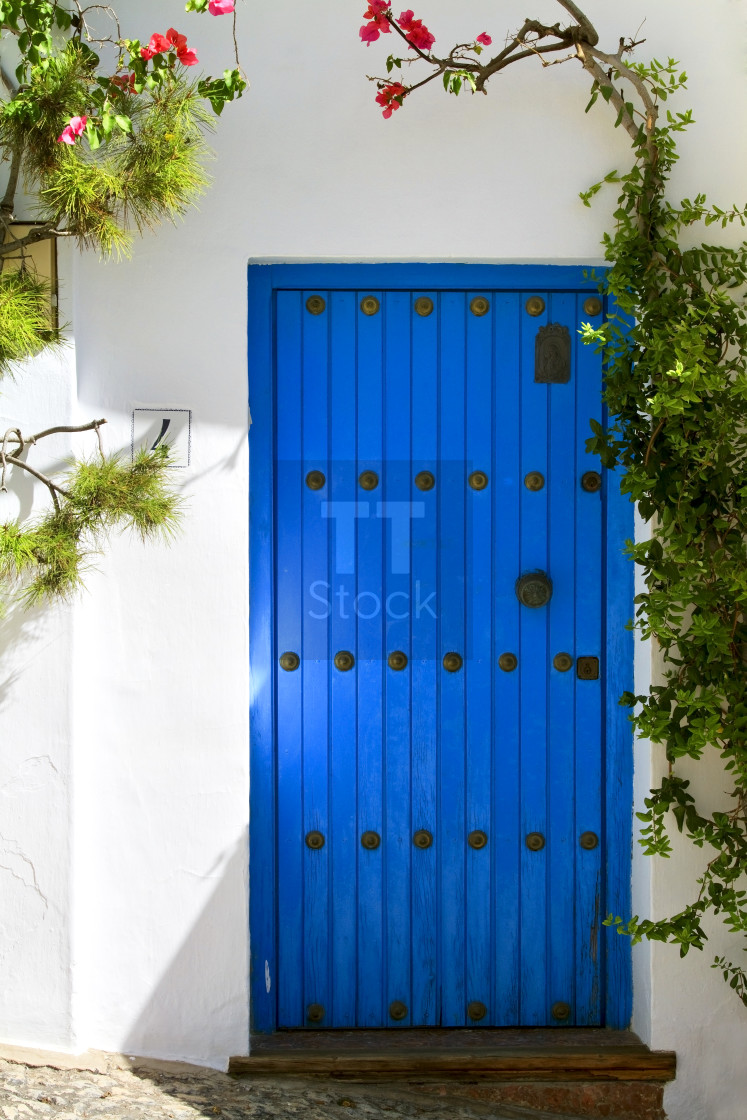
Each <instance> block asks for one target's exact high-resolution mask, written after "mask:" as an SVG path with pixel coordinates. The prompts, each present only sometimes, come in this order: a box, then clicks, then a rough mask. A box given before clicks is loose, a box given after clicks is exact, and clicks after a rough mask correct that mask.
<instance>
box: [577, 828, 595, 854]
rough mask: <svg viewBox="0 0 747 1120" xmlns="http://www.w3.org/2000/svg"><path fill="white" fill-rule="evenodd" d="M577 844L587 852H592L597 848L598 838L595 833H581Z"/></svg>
mask: <svg viewBox="0 0 747 1120" xmlns="http://www.w3.org/2000/svg"><path fill="white" fill-rule="evenodd" d="M578 842H579V844H580V845H581V847H582V848H584V849H585V851H587V852H593V851H594V849H595V848H598V847H599V837H598V836H597V834H596V832H582V833H581V835H580V836H579V838H578Z"/></svg>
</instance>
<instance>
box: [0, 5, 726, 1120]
mask: <svg viewBox="0 0 747 1120" xmlns="http://www.w3.org/2000/svg"><path fill="white" fill-rule="evenodd" d="M119 8H120V10H121V12H122V13H123V15H124V32H125V34H130V35H139V36H140V37H142V38H145V37H146V36H147V35H149V34H150V33H151V32H152V31H155V30H158V31H161V32H163V31H165V29H166V28H167V27H168V26H170V25H174V26H176V27H177V28H179V29H180V30H185V31H188V32H189V34H190V38H191V39H193V40H194V43H195V45H197V46H198V53H199V54H200V58H201V60H202V62H203V63H204V64H205V68H206V69H208V70H211V71H212V72H217V71H220V70H221V69H222V68H223V67H224V66H225V65H226V64H227V52H228V33H229V21H228V20H226V19H210V18H197V17H194V16H186V15H185V14H184V12H183V4H182V2H181V0H159V2H158V3H157V4H156V3H153V0H121V3H120V4H119ZM363 8H364V4H363V2H362V0H361V2H360V3H355V2H353V0H324V2H323V3H319V4H313V5H312V4H310V3H308V0H303V2H302V0H272V3H265V4H261V5H260V4H258V3H249V2H248V0H246V2H245V0H239V9H240V37H241V44H242V54H243V62H244V65H245V67H246V70H247V72H248V74H249V77H250V79H251V82H252V89H251V91H250V93H249V94H248V95H247V96H246V97H245V99H244V100H243V101H242V102H240V103H239V104H238V105H237V106H229V107H228V108H227V109H226V111H225V114H224V117H223V119H222V120H221V122H220V124H219V126H218V130H217V133H216V137H215V148H216V151H217V153H218V159H217V162H216V164H215V168H214V171H215V179H216V181H215V185H214V187H213V189H212V190H211V192H210V193H209V195H208V196H206V198H205V199H204V201H203V203H202V204H201V207H200V209H199V211H196V212H194V213H191V214H190V215H189V216H188V217H187V219H186V220H185V221H184V223H183V224H182V225H180V226H179V227H178V228H166V229H164V230H162V231H161V232H160V233H159V234H158V235H157V236H148V237H146V238H145V239H144V240H143V241H141V242H140V243H139V244H138V245H137V247H136V250H135V253H134V256H133V259H132V260H131V261H127V262H122V263H118V264H115V263H110V264H101V263H99V262H98V261H97V260H96V258H95V257H94V256H92V255H88V256H76V257H75V258H74V259H72V258H71V260H70V261H67V262H66V263H65V267H64V269H63V271H64V277H65V295H66V299H67V301H68V302H69V303H70V304H71V305H72V320H73V325H74V336H75V343H76V347H75V353H73V351H72V349H70V350H69V351H68V352H67V353H66V354H65V355H64V356H63V357H61V358H56V359H45V360H43V361H39V362H37V363H34V364H32V366H31V367H30V368H29V369H28V370H27V371H25V372H24V374H23V376H22V377H20V378H19V380H18V381H17V382H16V383H15V384H13V385H7V384H6V385H5V386H4V395H3V397H2V398H1V399H0V411H1V412H2V419H3V421H4V422H6V423H7V422H8V421H10V420H11V419H13V420H16V419H18V418H20V419H22V420H23V421H24V423H25V424H27V426H29V427H33V426H36V425H37V424H38V425H39V426H42V425H43V424H45V423H46V422H47V421H48V420H49V419H52V418H54V419H55V420H61V419H64V418H65V417H66V416H70V417H77V418H79V419H80V420H81V421H82V420H87V419H91V418H93V417H94V416H107V417H108V419H109V427H108V429H107V433H106V434H107V440H108V443H109V446H110V447H112V448H113V447H127V446H128V445H129V439H130V417H131V413H132V409H133V407H136V406H143V405H153V406H157V407H169V406H170V407H173V408H189V409H192V410H193V421H194V428H193V441H192V464H191V467H190V468H189V469H187V470H185V471H183V472H182V473H181V474H180V481H181V482H182V484H183V487H184V492H185V494H186V495H187V496H188V499H189V505H188V515H187V517H186V520H185V526H184V532H183V534H182V536H181V538H180V539H179V540H178V541H177V542H176V543H175V544H174V545H173V546H172V547H171V548H165V547H160V546H159V547H155V548H150V549H148V550H143V549H142V548H141V546H140V545H139V544H137V543H136V542H132V541H128V540H120V541H118V542H117V543H116V545H115V547H114V548H113V550H112V552H111V553H110V554H109V555H108V556H107V557H106V558H105V559H103V560H102V561H101V563H100V565H99V570H98V571H97V572H95V573H92V575H91V577H90V579H89V581H88V582H89V592H88V594H87V596H85V597H84V598H82V599H81V600H80V601H79V602H77V603H76V604H75V605H74V606H73V607H72V608H63V609H61V610H56V611H52V612H47V613H41V614H38V615H33V616H30V617H27V618H25V619H18V617H17V616H16V615H13V616H12V617H11V618H10V619H8V620H7V621H6V622H4V623H3V624H2V627H3V630H2V641H3V661H2V669H1V670H0V743H2V749H0V812H1V813H2V817H1V818H0V884H2V888H1V889H2V891H3V900H4V902H3V908H2V913H1V914H0V962H2V963H1V967H2V969H3V973H4V975H3V983H2V994H1V995H0V1037H2V1038H3V1039H5V1040H6V1041H8V1042H13V1043H18V1044H28V1045H34V1046H46V1047H51V1048H59V1049H66V1050H71V1051H76V1050H82V1049H85V1048H87V1047H97V1048H102V1049H113V1050H124V1051H126V1052H133V1053H134V1052H137V1053H141V1054H148V1055H151V1056H157V1057H171V1058H184V1059H188V1060H191V1061H198V1062H205V1063H208V1064H212V1065H215V1066H223V1065H224V1064H225V1061H226V1059H227V1057H228V1056H229V1055H230V1054H233V1053H242V1052H245V1051H246V1049H247V1045H248V1029H249V1027H248V1016H247V1004H248V996H247V954H248V945H247V941H248V934H247V839H246V836H247V819H248V758H249V751H248V722H247V605H248V587H247V541H248V512H247V506H248V499H247V494H248V490H247V443H246V431H247V368H246V265H247V262H248V261H250V260H253V261H269V260H273V261H287V260H304V261H318V260H331V261H357V260H382V261H401V260H417V261H480V262H492V261H496V262H497V261H543V262H551V263H564V262H583V263H594V262H596V261H598V260H599V241H600V237H601V234H602V231H603V229H604V227H605V223H606V222H607V219H608V209H609V204H610V203H611V201H612V200H611V199H606V200H603V201H602V203H601V204H600V205H598V206H597V207H596V208H595V209H594V210H593V211H588V210H586V209H584V208H583V207H582V206H581V204H580V203H579V202H578V199H577V195H578V191H579V190H581V189H582V188H584V187H585V186H587V185H588V184H589V183H590V182H592V181H594V180H595V179H596V178H598V177H600V176H601V175H602V174H604V173H605V172H606V171H608V170H610V169H611V168H612V167H614V166H618V165H623V166H624V164H625V161H626V159H627V145H626V142H625V137H624V136H622V135H620V134H617V133H615V132H614V131H613V130H612V129H611V121H610V119H609V117H608V115H607V111H606V110H605V108H604V107H603V106H599V107H597V108H596V109H595V110H594V111H593V112H592V113H591V114H589V116H584V113H583V110H584V106H585V104H586V100H587V97H588V83H587V81H586V79H585V76H584V75H583V74H582V73H581V71H580V68H579V67H578V66H577V64H575V63H569V64H568V65H566V66H562V67H561V66H558V67H554V68H552V69H549V70H546V71H544V72H541V71H540V68H539V67H538V66H534V65H524V68H523V69H522V68H517V69H516V70H514V71H509V72H508V73H506V74H505V75H503V76H501V77H500V78H499V79H498V80H497V81H494V82H493V85H492V88H491V91H490V95H489V96H488V97H486V98H483V97H478V98H472V99H470V98H468V97H464V98H459V99H458V100H457V99H454V98H446V96H445V95H444V94H443V93H442V92H441V91H440V90H439V89H438V88H436V87H435V85H434V87H433V88H432V89H429V90H427V91H424V92H423V93H421V94H420V95H419V96H418V97H416V98H413V99H412V101H411V102H409V103H407V105H406V106H405V108H403V109H402V110H400V111H399V112H397V113H396V114H395V116H394V117H393V118H392V119H391V120H390V121H384V120H383V119H382V118H381V116H380V113H379V111H378V110H377V108H376V106H375V105H374V103H373V96H374V92H375V91H374V89H373V87H372V86H371V85H369V84H368V83H367V82H366V81H365V75H366V73H379V72H380V71H381V69H382V63H383V59H384V57H385V55H386V53H387V51H386V49H382V48H381V46H380V45H379V46H373V47H371V48H370V49H367V48H365V47H363V46H361V45H359V43H358V37H357V31H358V27H359V26H360V23H361V19H360V16H361V13H362V11H363ZM588 9H589V12H590V14H591V15H592V16H594V17H595V18H596V19H597V24H598V26H599V28H600V30H601V31H602V33H603V37H604V39H605V41H607V42H609V43H610V44H611V45H612V44H614V43H616V42H617V39H618V37H619V36H620V35H623V34H625V35H633V34H636V32H638V37H642V36H644V35H645V36H646V38H647V43H646V45H645V46H644V47H642V48H641V49H640V54H641V57H643V56H647V55H656V56H657V57H662V56H669V55H672V56H674V57H676V58H679V59H681V60H683V62H684V63H685V64H686V67H687V70H688V72H689V74H690V76H691V82H690V92H689V95H686V96H684V97H683V98H682V99H681V103H680V106H681V107H682V108H685V107H688V106H692V107H693V108H694V109H695V116H696V118H697V122H698V123H697V126H696V127H695V128H694V129H693V131H692V133H691V134H690V135H689V136H688V138H687V139H686V140H685V141H684V142H683V144H682V150H683V161H682V163H681V165H680V167H679V168H678V171H677V182H676V190H677V191H678V192H682V194H693V193H695V192H696V191H697V190H698V189H706V190H707V191H709V192H710V194H711V195H712V196H713V197H714V198H716V199H718V200H720V201H730V200H733V199H735V200H738V201H743V185H744V183H745V181H747V153H746V151H745V147H744V144H743V143H742V140H741V136H742V132H743V129H744V123H745V121H747V94H746V93H745V82H744V73H745V59H746V57H747V13H746V12H745V4H744V3H743V2H741V0H710V2H709V4H708V5H707V10H706V8H705V6H704V5H703V4H702V2H701V0H628V2H627V3H626V4H625V5H611V4H609V3H605V2H603V0H588ZM416 14H417V15H420V16H422V17H423V18H424V19H425V21H426V22H427V24H428V25H429V26H430V27H431V29H432V30H433V32H434V33H435V34H436V36H437V40H438V42H439V43H448V42H449V41H454V40H455V39H457V38H459V39H464V38H470V37H472V36H474V35H476V34H477V33H479V32H480V31H483V30H487V31H489V32H490V33H491V34H492V35H493V37H494V39H495V40H496V41H500V39H501V38H502V36H503V33H504V30H505V29H508V28H514V27H517V26H519V25H520V23H521V22H522V19H523V17H524V16H526V15H527V14H532V15H537V16H539V17H542V18H546V19H548V20H549V21H551V22H552V21H553V20H554V19H556V18H557V16H558V14H559V12H558V10H557V5H555V4H554V3H553V2H552V0H533V2H532V3H527V0H503V2H501V3H500V4H499V3H496V2H495V0H492V2H491V0H469V2H468V3H463V4H459V5H455V4H453V3H451V2H447V0H422V2H421V3H419V5H418V6H417V11H416ZM706 20H707V21H708V22H707V24H706ZM644 21H645V23H644ZM670 24H671V27H670V26H669V25H670ZM641 25H643V26H642V27H641ZM639 28H640V31H639ZM711 236H712V235H711ZM81 438H82V437H76V440H78V439H81ZM81 446H82V444H81V443H76V447H81ZM65 449H66V445H65V444H64V443H61V444H60V447H58V448H53V449H52V452H53V453H54V454H58V453H59V454H63V453H64V452H65ZM22 498H23V501H27V498H28V495H27V492H26V491H23V493H22ZM1 500H2V502H3V505H2V506H0V515H2V516H7V513H8V511H10V513H11V514H12V513H13V512H14V510H15V508H16V506H14V505H13V502H14V501H16V499H15V498H14V497H13V496H12V495H11V496H8V497H7V498H2V499H1ZM638 670H639V678H640V680H641V681H645V679H646V678H647V676H648V673H649V665H648V652H647V651H646V650H645V649H644V648H639V650H638ZM659 765H660V760H659V759H656V760H654V762H653V763H652V760H651V752H650V750H649V748H648V746H647V745H646V744H639V745H638V747H637V749H636V790H637V795H638V797H639V798H640V797H642V796H643V795H645V793H646V791H647V790H648V788H649V786H650V785H651V784H652V783H653V781H654V780H655V779H656V778H657V776H658V773H659ZM711 777H712V781H711V787H712V788H711V794H712V796H713V797H714V798H717V797H718V795H719V792H720V789H721V783H720V781H719V778H718V775H716V774H715V773H714V775H712V776H711ZM700 858H701V857H699V856H698V854H697V853H696V854H695V856H694V855H693V853H692V852H691V851H689V850H687V849H685V850H683V851H682V852H678V853H677V856H676V858H675V859H673V860H672V861H671V862H670V863H666V864H665V863H663V862H661V861H660V862H657V863H652V862H651V861H648V860H645V859H644V858H643V857H638V856H636V859H635V872H634V896H635V907H636V909H637V910H638V912H640V913H654V914H658V915H663V914H664V913H666V912H669V911H671V910H672V908H673V907H677V906H679V905H681V904H682V903H683V902H684V901H686V899H687V898H688V897H689V891H690V886H689V884H690V883H691V882H692V871H693V869H694V868H696V867H697V866H699V862H700ZM5 900H9V903H8V904H6V902H5ZM720 948H721V944H720V942H719V941H715V942H714V951H716V950H717V949H720ZM735 951H736V950H735ZM712 955H713V954H712V953H709V954H704V955H700V954H692V955H691V956H690V957H688V958H687V959H686V960H685V961H684V962H680V960H679V958H678V956H677V953H676V950H673V949H671V948H669V947H666V946H656V947H655V948H653V949H652V950H650V949H649V948H647V947H641V948H639V949H638V950H636V955H635V1020H634V1025H635V1028H636V1029H637V1030H638V1031H639V1033H640V1034H641V1035H642V1036H643V1037H644V1039H645V1040H646V1041H647V1042H649V1043H650V1044H651V1045H652V1046H655V1047H666V1048H674V1049H676V1050H677V1052H678V1056H679V1061H680V1073H679V1077H678V1080H677V1082H676V1083H675V1084H674V1086H672V1087H670V1088H669V1089H668V1090H667V1106H668V1108H669V1110H670V1115H671V1117H672V1118H673V1120H735V1118H736V1117H737V1116H738V1115H740V1114H741V1110H742V1109H743V1102H744V1099H745V1096H746V1095H747V1073H746V1071H745V1063H744V1060H743V1056H744V1052H745V1045H746V1044H747V1015H746V1014H745V1012H744V1010H743V1009H742V1008H740V1005H739V1004H738V1003H737V1001H736V1000H735V998H734V996H733V995H732V994H731V993H730V992H729V991H728V990H727V989H726V987H725V986H724V985H723V983H722V982H721V980H720V978H719V977H718V975H717V974H716V973H715V972H713V971H712V970H711V969H710V968H709V964H710V960H711V957H712Z"/></svg>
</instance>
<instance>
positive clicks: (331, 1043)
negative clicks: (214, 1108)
mask: <svg viewBox="0 0 747 1120" xmlns="http://www.w3.org/2000/svg"><path fill="white" fill-rule="evenodd" d="M675 1071H676V1058H675V1055H674V1054H673V1053H670V1052H667V1051H651V1050H649V1048H648V1047H647V1046H645V1045H644V1044H643V1043H642V1042H641V1041H640V1039H638V1038H637V1036H636V1035H634V1034H632V1032H630V1031H606V1030H599V1029H587V1030H579V1029H563V1030H545V1029H536V1030H511V1029H507V1030H506V1029H504V1030H492V1029H484V1030H463V1031H454V1030H433V1029H424V1030H394V1031H389V1030H383V1031H334V1032H332V1031H283V1032H278V1033H277V1034H274V1035H265V1036H258V1037H256V1038H255V1039H253V1041H252V1047H251V1052H250V1054H249V1056H247V1057H236V1058H232V1059H231V1062H230V1065H229V1072H230V1073H232V1074H234V1075H238V1076H247V1075H249V1076H251V1075H255V1076H260V1075H261V1076H265V1077H266V1076H273V1077H277V1076H290V1077H293V1076H298V1077H304V1078H309V1077H312V1078H321V1079H329V1080H334V1081H337V1082H340V1081H345V1082H379V1083H387V1084H390V1085H399V1086H400V1087H401V1088H403V1089H406V1090H407V1091H417V1092H419V1093H423V1094H428V1095H429V1096H430V1097H431V1098H433V1097H436V1098H441V1099H442V1100H443V1099H444V1098H449V1099H454V1100H455V1101H456V1100H457V1099H460V1100H469V1101H472V1102H474V1103H476V1104H477V1103H480V1104H482V1105H492V1106H494V1107H495V1106H498V1107H501V1106H503V1107H508V1106H513V1107H519V1108H528V1109H540V1110H544V1111H546V1112H548V1111H549V1112H553V1113H555V1114H556V1115H560V1116H568V1117H569V1118H570V1117H574V1118H576V1117H583V1118H589V1120H601V1118H602V1117H604V1118H605V1120H664V1111H663V1107H662V1098H663V1089H664V1085H665V1083H666V1082H667V1081H671V1080H672V1079H673V1078H674V1076H675Z"/></svg>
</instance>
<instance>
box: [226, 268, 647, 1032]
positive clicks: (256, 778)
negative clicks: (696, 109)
mask: <svg viewBox="0 0 747 1120" xmlns="http://www.w3.org/2000/svg"><path fill="white" fill-rule="evenodd" d="M366 288H369V289H373V290H384V289H385V290H396V289H404V290H413V289H415V290H417V289H419V288H420V289H423V290H424V291H432V290H433V289H458V290H460V291H463V290H469V291H475V290H477V289H480V288H484V289H486V290H490V291H496V290H509V291H526V290H528V289H540V290H543V291H547V290H550V291H568V290H573V291H579V290H584V289H586V290H588V291H589V292H590V293H596V291H597V284H596V282H595V281H594V280H593V279H590V278H589V276H588V270H586V269H584V268H582V267H580V266H575V265H536V264H528V265H488V264H385V263H381V264H325V263H320V264H250V266H249V283H248V292H249V314H248V328H249V350H248V358H249V402H250V408H251V418H252V420H251V429H250V435H249V510H250V516H249V605H250V610H249V697H250V700H249V703H250V709H249V729H250V730H249V734H250V742H249V749H250V759H249V762H250V806H249V813H250V823H249V903H250V905H249V911H250V917H249V937H250V946H249V948H250V964H249V967H250V1027H251V1031H252V1033H270V1032H273V1031H275V1030H276V1029H277V1021H276V1007H277V1004H276V991H275V990H276V983H275V977H276V967H277V922H278V914H277V900H276V897H275V878H276V861H275V853H276V842H275V751H274V722H275V720H274V713H275V695H274V684H273V667H274V662H275V656H276V650H275V648H274V600H275V588H274V579H273V569H274V556H273V548H274V535H275V534H274V516H275V513H274V498H273V495H274V473H273V463H274V441H275V393H274V338H273V334H274V312H275V293H276V292H277V291H279V290H283V289H285V290H288V289H291V290H299V289H300V290H308V289H317V290H325V289H326V290H329V289H337V290H345V289H347V290H358V291H360V290H362V289H366ZM605 475H606V496H605V498H604V509H603V518H604V526H605V530H604V538H603V546H602V548H603V551H602V564H603V568H602V581H603V592H604V638H603V641H602V649H601V655H602V668H601V673H602V677H603V679H604V682H605V689H604V705H605V736H606V738H605V763H606V765H605V806H604V828H605V851H606V852H607V861H606V864H605V898H606V904H607V909H608V910H609V911H611V912H612V913H614V914H626V913H628V912H629V910H630V893H631V872H632V833H633V735H632V728H631V724H630V721H629V719H628V715H627V712H626V710H625V709H624V708H621V707H620V706H619V704H618V703H617V697H619V696H620V695H621V694H622V693H623V692H625V691H632V690H633V652H634V637H633V633H632V631H631V630H630V629H627V628H626V624H627V623H628V620H629V619H630V618H631V617H632V616H633V563H632V561H631V560H629V559H627V558H626V557H625V555H624V553H623V549H624V544H625V542H626V540H631V539H632V538H633V535H634V507H633V504H632V502H630V501H629V500H628V499H627V497H625V496H624V495H622V494H621V493H620V473H619V472H612V471H607V472H605ZM602 928H603V938H604V941H603V943H604V951H605V974H604V978H603V983H604V998H603V1000H602V1012H603V1025H604V1026H606V1027H611V1028H616V1029H624V1028H626V1027H628V1026H629V1024H630V1018H631V1014H632V963H631V948H630V940H629V939H628V938H627V937H620V936H619V935H618V933H617V931H616V929H614V928H611V927H607V926H604V927H602Z"/></svg>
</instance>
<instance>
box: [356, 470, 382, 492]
mask: <svg viewBox="0 0 747 1120" xmlns="http://www.w3.org/2000/svg"><path fill="white" fill-rule="evenodd" d="M358 482H359V483H360V487H361V490H375V489H376V487H377V486H378V485H379V476H378V475H377V473H376V471H363V472H362V473H361V474H360V476H359V478H358Z"/></svg>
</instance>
